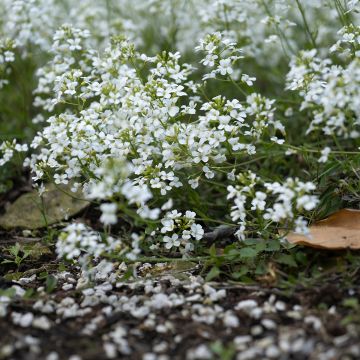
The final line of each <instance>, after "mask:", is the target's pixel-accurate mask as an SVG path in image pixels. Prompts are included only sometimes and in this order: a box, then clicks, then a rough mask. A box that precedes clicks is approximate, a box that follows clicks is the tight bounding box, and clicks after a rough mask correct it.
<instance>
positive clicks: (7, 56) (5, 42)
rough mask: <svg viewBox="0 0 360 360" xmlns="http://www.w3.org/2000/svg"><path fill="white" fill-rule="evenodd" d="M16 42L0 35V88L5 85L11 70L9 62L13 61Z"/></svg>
mask: <svg viewBox="0 0 360 360" xmlns="http://www.w3.org/2000/svg"><path fill="white" fill-rule="evenodd" d="M15 50H16V43H15V42H14V41H13V40H11V39H8V38H5V39H2V38H1V37H0V90H1V88H2V87H4V86H5V85H7V84H8V83H9V81H8V80H7V79H6V78H7V76H8V75H9V74H10V72H11V68H10V66H9V64H10V63H12V62H14V61H15Z"/></svg>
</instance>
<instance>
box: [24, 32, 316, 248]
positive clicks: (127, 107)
mask: <svg viewBox="0 0 360 360" xmlns="http://www.w3.org/2000/svg"><path fill="white" fill-rule="evenodd" d="M88 38H89V33H88V32H85V31H82V30H79V29H75V28H72V27H70V26H63V27H62V28H61V29H60V30H59V31H57V32H56V34H55V36H54V45H53V48H52V51H53V53H54V58H53V60H51V61H50V63H48V64H47V65H46V66H45V67H44V68H42V69H41V70H40V71H39V72H38V74H39V76H40V80H39V86H38V88H37V90H36V94H37V98H36V104H37V105H38V106H42V107H43V108H44V110H46V111H49V112H55V115H51V116H50V117H49V118H48V119H47V120H46V125H45V127H44V129H43V130H42V131H41V132H39V133H38V134H37V136H36V137H35V139H34V141H33V142H32V144H31V147H32V148H33V149H35V150H37V152H35V153H34V154H33V155H32V157H31V159H28V160H27V164H29V165H30V167H31V169H32V171H33V172H34V174H35V179H41V178H43V177H44V176H46V175H49V174H50V175H51V176H52V177H53V178H54V179H55V181H56V182H57V183H63V184H67V183H68V182H69V181H72V182H73V184H74V185H73V187H74V190H76V189H77V188H78V187H79V186H82V187H83V189H84V193H85V194H86V196H87V197H88V198H90V199H93V200H102V201H105V202H106V203H104V204H102V205H101V206H100V209H101V211H102V216H101V217H100V221H102V222H103V224H104V225H113V224H116V222H117V216H118V215H119V214H121V213H124V214H126V215H127V216H130V217H131V216H133V217H134V218H135V219H137V221H139V219H142V221H143V223H144V224H147V225H148V226H150V228H152V231H150V234H149V235H148V236H147V238H146V241H148V243H149V245H151V248H152V249H159V248H163V249H164V251H172V250H173V249H177V250H178V251H180V252H181V253H184V254H185V253H188V252H191V251H193V250H194V247H195V245H196V244H197V243H198V242H199V241H200V240H201V238H202V237H203V235H204V228H203V225H206V223H211V221H212V220H215V221H216V219H212V218H211V216H212V215H211V212H212V211H211V210H210V214H208V215H206V216H205V215H204V214H203V210H202V204H201V201H202V196H201V194H202V193H203V192H205V193H207V194H208V195H207V196H215V194H216V196H217V197H220V199H221V198H222V202H223V203H222V205H221V208H222V209H223V210H222V211H223V214H224V215H223V216H226V211H228V209H229V206H228V204H227V199H226V198H227V193H226V191H225V190H226V188H221V187H220V186H219V185H217V184H221V183H223V182H224V181H229V182H230V183H231V180H229V179H230V178H231V176H230V175H231V174H233V171H235V169H236V170H237V171H241V168H238V167H237V166H236V163H237V162H241V159H246V158H248V157H252V156H255V155H256V153H257V147H258V146H261V143H262V142H266V143H269V144H271V143H275V144H281V143H282V142H283V140H281V139H279V138H278V137H277V136H279V135H280V136H283V135H284V134H285V129H284V126H283V125H282V124H281V122H280V121H279V120H277V119H276V117H275V106H274V104H275V102H274V100H271V99H268V98H266V97H264V96H262V95H260V94H258V93H256V92H254V91H252V92H251V90H250V91H249V88H250V89H251V87H252V85H253V83H254V81H255V78H254V77H252V76H249V75H247V74H245V73H243V72H241V71H239V70H238V71H237V73H238V74H237V75H236V72H235V70H234V68H235V67H237V68H238V69H239V66H240V65H239V64H238V61H239V60H241V59H242V56H240V55H239V54H241V51H240V49H239V48H237V45H236V43H235V42H233V41H232V40H229V39H227V38H225V37H224V36H223V35H222V34H221V33H214V34H210V35H208V36H206V38H205V39H204V40H201V42H200V45H199V46H198V47H197V49H196V50H197V51H201V52H203V53H204V58H203V59H201V60H200V63H199V64H198V66H201V64H202V65H204V66H205V70H204V71H205V74H204V76H203V77H202V79H203V80H201V81H194V80H190V78H191V77H192V76H193V74H194V73H195V72H196V71H198V70H197V69H196V67H194V66H193V65H189V64H187V63H182V62H181V56H180V54H179V53H171V52H163V53H161V54H159V55H157V56H154V57H149V56H146V55H144V54H142V53H139V52H137V51H136V49H135V46H134V45H133V44H131V43H130V42H128V41H127V40H125V39H124V38H121V37H115V38H113V39H112V42H111V44H110V45H109V46H108V47H107V48H106V49H105V51H104V52H103V54H101V55H100V54H99V53H97V52H96V51H95V50H94V49H92V48H91V44H90V42H89V41H88ZM235 64H236V65H235ZM208 68H209V70H208ZM222 77H225V78H228V80H229V81H230V82H231V83H233V84H234V85H236V86H237V87H239V88H240V89H241V86H243V85H245V86H246V89H247V91H249V95H247V96H246V101H244V102H240V101H239V100H238V99H236V98H230V99H228V98H226V97H225V96H222V95H217V96H213V97H212V98H211V99H208V98H207V97H204V88H205V86H206V82H207V81H218V78H219V81H220V80H221V78H222ZM63 104H65V105H66V110H65V111H64V112H59V111H57V108H58V107H60V108H61V106H63ZM289 181H290V180H288V181H287V182H286V184H285V185H281V184H278V188H279V189H283V188H284V189H287V187H289V186H290V184H289ZM276 184H277V183H276ZM301 184H302V183H301V182H300V183H299V184H294V186H293V187H294V189H295V190H294V192H293V193H291V194H288V198H285V197H284V196H283V197H281V196H279V198H280V200H281V201H282V204H281V206H282V209H283V210H281V209H280V205H279V204H275V205H274V207H273V208H272V207H270V208H268V207H266V208H265V206H260V207H259V205H256V207H258V208H259V209H260V208H261V209H262V210H263V211H264V216H263V217H264V219H265V220H267V219H268V218H269V219H271V221H273V222H282V221H285V220H287V221H292V219H295V216H296V212H295V210H297V211H298V210H299V211H301V210H303V209H305V210H311V209H313V207H314V206H313V205H315V204H316V201H315V200H314V199H312V198H311V197H309V199H307V200H308V202H307V201H304V202H303V204H302V205H301V206H300V205H299V206H296V207H293V206H291V205H290V202H291V201H292V200H293V199H297V197H298V199H297V201H301V200H299V199H301V196H303V194H302V192H301V191H300V190H298V187H301ZM266 186H267V187H268V189H267V191H268V192H272V193H273V194H276V193H277V192H278V191H279V189H272V188H271V186H270V185H269V184H267V185H266ZM274 186H275V185H274ZM230 187H231V186H230ZM313 189H314V187H311V186H307V187H305V188H304V189H303V190H304V191H303V192H304V193H305V192H306V191H311V190H313ZM289 191H290V190H289ZM242 192H244V190H241V191H239V193H238V194H237V196H236V200H235V202H236V204H237V205H236V206H237V207H238V209H237V210H236V211H235V210H232V212H231V214H229V215H230V217H231V218H232V220H233V221H234V226H236V225H235V224H236V222H237V219H241V220H242V222H241V227H240V230H239V231H238V235H239V238H242V235H241V232H242V231H243V227H244V226H245V221H243V220H244V219H245V216H246V215H245V213H241V211H242V209H241V206H240V205H241V204H240V203H239V198H241V196H243V195H242ZM284 192H285V193H286V190H284ZM244 193H245V192H244ZM259 194H260V193H259V192H256V193H251V192H250V193H247V196H248V197H253V199H252V202H253V203H254V202H255V201H260V200H261V199H262V198H261V196H260V195H259ZM232 197H234V196H233V195H232V196H230V198H232ZM169 198H173V199H175V204H174V206H176V209H173V210H172V211H171V212H166V206H164V204H166V203H167V202H168V200H169ZM150 203H151V204H150ZM253 206H255V205H253ZM236 212H237V214H235V213H236ZM197 214H198V215H197ZM267 217H268V218H267ZM198 220H199V221H200V223H199V221H198ZM148 221H150V222H148ZM157 223H159V224H161V225H160V226H156V224H157ZM201 223H202V224H201ZM255 226H256V225H255ZM159 237H160V238H162V240H161V241H160V242H159V241H158V238H159ZM85 238H87V236H86V237H85ZM61 244H62V243H60V245H59V246H60V247H61V246H62V245H61ZM136 244H137V246H138V242H137V243H136ZM59 251H60V252H61V250H59Z"/></svg>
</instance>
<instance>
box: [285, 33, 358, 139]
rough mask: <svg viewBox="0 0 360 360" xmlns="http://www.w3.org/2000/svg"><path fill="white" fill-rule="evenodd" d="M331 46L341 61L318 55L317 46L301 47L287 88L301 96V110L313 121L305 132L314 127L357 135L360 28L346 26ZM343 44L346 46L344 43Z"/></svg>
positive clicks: (348, 135) (345, 136) (349, 136)
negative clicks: (308, 49) (311, 47)
mask: <svg viewBox="0 0 360 360" xmlns="http://www.w3.org/2000/svg"><path fill="white" fill-rule="evenodd" d="M340 34H342V39H341V40H339V41H338V42H337V43H336V44H335V45H334V46H333V47H332V51H333V52H339V55H340V56H341V57H343V58H344V57H345V59H346V60H345V63H344V64H343V65H337V64H335V63H334V62H333V61H332V60H331V59H330V58H325V59H321V58H319V57H317V51H316V49H313V50H310V51H303V52H301V53H300V55H299V56H298V57H296V58H295V59H293V60H292V61H291V63H290V68H291V70H290V72H289V73H288V75H287V82H288V89H290V90H297V91H298V92H299V95H300V96H301V97H302V98H303V102H302V104H301V109H302V110H305V109H306V110H308V111H309V112H310V114H311V116H312V121H311V123H310V126H309V128H308V131H307V132H308V133H309V132H312V131H316V130H320V131H322V132H323V133H324V134H326V135H329V136H333V135H336V136H338V137H343V138H358V137H359V136H360V106H359V105H360V100H359V99H360V93H359V89H360V51H359V50H360V28H359V27H354V26H351V27H346V28H343V29H342V30H341V31H340ZM346 45H347V46H348V47H346Z"/></svg>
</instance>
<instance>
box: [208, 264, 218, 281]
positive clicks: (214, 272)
mask: <svg viewBox="0 0 360 360" xmlns="http://www.w3.org/2000/svg"><path fill="white" fill-rule="evenodd" d="M220 273H221V271H220V269H219V268H218V267H217V266H213V267H212V268H211V270H210V271H209V273H208V274H207V275H206V281H211V280H212V279H215V278H217V277H218V276H219V275H220Z"/></svg>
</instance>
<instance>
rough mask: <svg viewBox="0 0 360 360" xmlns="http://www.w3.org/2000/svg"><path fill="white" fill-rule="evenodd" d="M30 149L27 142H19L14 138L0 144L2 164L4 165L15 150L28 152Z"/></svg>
mask: <svg viewBox="0 0 360 360" xmlns="http://www.w3.org/2000/svg"><path fill="white" fill-rule="evenodd" d="M26 151H28V145H27V144H18V143H17V141H16V140H15V139H14V140H12V141H4V142H3V143H2V144H0V155H1V157H0V166H3V165H4V164H6V163H7V162H8V161H10V160H11V158H12V157H13V155H14V152H26Z"/></svg>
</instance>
